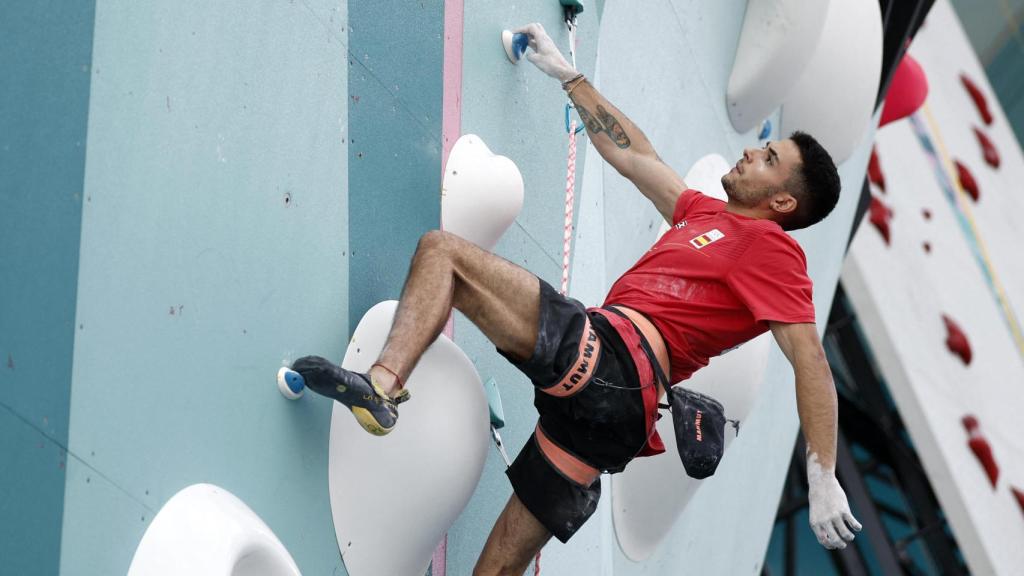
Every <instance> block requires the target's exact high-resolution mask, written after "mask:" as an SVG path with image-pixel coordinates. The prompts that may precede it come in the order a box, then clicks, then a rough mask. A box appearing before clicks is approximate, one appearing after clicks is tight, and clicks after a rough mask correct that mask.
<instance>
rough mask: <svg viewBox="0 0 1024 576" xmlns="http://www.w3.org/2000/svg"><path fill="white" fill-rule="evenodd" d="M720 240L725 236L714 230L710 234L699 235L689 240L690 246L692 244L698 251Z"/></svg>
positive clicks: (716, 229)
mask: <svg viewBox="0 0 1024 576" xmlns="http://www.w3.org/2000/svg"><path fill="white" fill-rule="evenodd" d="M722 238H725V234H722V231H721V230H719V229H718V228H715V229H714V230H712V231H710V232H707V233H705V234H701V235H700V236H697V237H696V238H694V239H693V240H690V244H693V247H694V248H696V249H698V250H700V249H701V248H703V247H705V246H707V245H708V244H711V243H712V242H714V241H715V240H721V239H722Z"/></svg>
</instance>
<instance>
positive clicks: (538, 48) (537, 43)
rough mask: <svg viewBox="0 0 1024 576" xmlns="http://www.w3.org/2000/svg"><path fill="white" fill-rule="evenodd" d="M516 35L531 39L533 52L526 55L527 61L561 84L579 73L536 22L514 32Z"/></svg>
mask: <svg viewBox="0 0 1024 576" xmlns="http://www.w3.org/2000/svg"><path fill="white" fill-rule="evenodd" d="M514 32H515V33H516V34H526V36H527V37H528V38H529V39H530V43H529V46H530V49H531V50H532V51H531V52H528V53H527V54H526V59H527V60H529V61H530V62H533V64H534V65H535V66H536V67H537V68H540V71H541V72H543V73H545V74H547V75H548V76H551V77H552V78H555V79H556V80H558V81H559V82H565V81H567V80H571V79H572V77H573V76H576V74H577V72H576V70H575V69H574V68H573V67H572V65H571V64H569V63H568V62H566V60H565V57H564V56H562V53H561V52H559V50H558V47H557V46H555V43H554V42H553V41H552V40H551V37H550V36H548V33H547V32H545V31H544V27H543V26H541V25H540V24H537V23H536V22H535V23H533V24H527V25H526V26H523V27H522V28H519V29H518V30H515V31H514Z"/></svg>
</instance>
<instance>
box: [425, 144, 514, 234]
mask: <svg viewBox="0 0 1024 576" xmlns="http://www.w3.org/2000/svg"><path fill="white" fill-rule="evenodd" d="M522 209H523V177H522V175H521V174H520V173H519V168H517V167H516V164H515V162H513V161H511V160H509V159H508V158H506V157H504V156H498V155H496V154H494V152H491V149H490V148H488V147H487V145H486V144H484V141H483V140H481V139H480V137H479V136H476V135H474V134H466V135H464V136H461V137H460V138H459V139H458V140H456V141H455V146H453V147H452V150H451V152H450V153H449V155H448V163H447V165H445V169H444V180H443V181H442V182H441V225H442V227H443V228H444V229H445V230H446V231H448V232H452V233H454V234H457V235H459V236H461V237H462V238H465V239H466V240H469V241H470V242H472V243H474V244H476V245H477V246H479V247H481V248H483V249H484V250H491V249H492V248H494V245H495V244H497V243H498V239H499V238H501V235H502V234H504V233H505V230H507V229H508V227H509V226H511V225H512V222H514V221H515V219H516V217H517V216H519V211H520V210H522Z"/></svg>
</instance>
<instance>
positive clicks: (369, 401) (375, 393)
mask: <svg viewBox="0 0 1024 576" xmlns="http://www.w3.org/2000/svg"><path fill="white" fill-rule="evenodd" d="M292 370H294V371H296V372H298V373H299V374H300V375H302V379H303V380H305V383H306V386H308V387H309V389H310V390H312V391H314V392H316V393H317V394H320V395H322V396H327V397H328V398H333V399H335V400H337V401H338V402H341V403H342V404H344V405H345V406H347V407H348V409H349V410H351V411H352V415H353V416H355V417H356V421H358V422H359V425H360V426H362V427H363V429H364V430H366V431H367V432H369V433H370V434H374V435H376V436H383V435H385V434H387V433H388V432H391V430H392V429H393V428H394V427H395V424H396V423H397V422H398V408H397V406H398V404H401V403H402V402H405V401H406V400H408V399H409V391H408V390H402V392H401V393H400V394H399V395H398V396H396V397H395V398H390V397H388V395H387V394H386V393H385V392H384V390H383V389H382V388H381V387H380V386H378V385H377V384H375V383H373V382H371V381H370V377H369V376H368V375H366V374H360V373H358V372H352V371H349V370H345V369H344V368H342V367H341V366H337V365H335V364H332V363H331V362H329V361H328V360H326V359H324V358H321V357H319V356H303V357H302V358H299V359H298V360H296V361H295V363H294V364H292Z"/></svg>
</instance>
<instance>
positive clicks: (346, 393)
mask: <svg viewBox="0 0 1024 576" xmlns="http://www.w3.org/2000/svg"><path fill="white" fill-rule="evenodd" d="M518 32H522V33H525V34H527V35H528V37H529V46H530V48H531V49H532V52H531V53H529V54H528V55H527V58H528V59H529V60H530V61H531V62H533V63H534V64H535V65H536V66H537V67H538V68H539V69H540V70H541V71H543V72H544V73H546V74H547V75H549V76H551V77H553V78H556V79H558V80H560V81H561V82H562V87H563V89H565V90H566V91H567V92H568V95H569V97H570V98H571V99H572V101H573V103H574V104H575V106H576V109H577V110H578V111H579V114H580V117H581V118H582V119H583V122H584V123H585V124H586V127H587V132H588V133H589V135H590V138H591V139H592V141H593V143H594V146H595V147H597V150H598V152H600V154H601V156H602V157H603V158H604V159H605V160H606V161H607V162H608V163H609V164H611V165H612V166H614V167H615V169H616V170H618V171H619V173H621V174H622V175H623V176H625V177H626V178H628V179H629V180H630V181H632V183H633V184H635V185H636V187H637V188H638V189H639V190H640V192H641V193H642V194H644V196H646V197H647V198H648V199H650V200H651V202H653V203H654V206H655V207H656V208H657V209H658V211H659V212H661V214H662V216H664V217H665V219H666V220H667V221H668V222H669V223H670V224H672V225H673V226H672V228H671V229H670V230H669V231H668V232H667V233H666V234H665V235H664V236H663V237H662V238H661V239H660V240H658V242H657V243H655V244H654V246H653V247H652V248H651V249H650V250H649V251H648V252H647V253H646V254H644V255H643V256H642V257H641V258H640V260H639V261H638V262H637V263H636V264H635V265H634V266H633V267H632V268H631V269H630V270H629V271H627V272H626V273H625V274H624V275H623V276H622V277H621V278H619V279H618V280H617V281H616V282H615V283H614V284H613V285H612V288H611V291H610V292H609V293H608V296H607V298H606V300H605V302H604V304H603V306H602V307H601V308H589V309H587V308H585V307H584V306H583V305H582V304H580V303H579V302H578V301H576V300H573V299H571V298H567V297H564V296H561V295H559V294H558V293H557V292H556V291H555V290H554V289H553V288H552V287H551V286H549V285H548V284H547V283H545V282H544V281H543V280H540V279H539V278H537V277H536V276H534V275H533V274H531V273H530V272H528V271H527V270H525V269H523V268H520V267H519V266H516V265H514V264H512V263H510V262H508V261H506V260H504V259H502V258H500V257H498V256H495V255H494V254H491V253H488V252H486V251H484V250H481V249H480V248H478V247H477V246H476V245H474V244H472V243H470V242H468V241H466V240H463V239H461V238H459V237H457V236H454V235H452V234H449V233H445V232H439V231H431V232H428V233H426V234H425V235H423V237H422V238H421V239H420V242H419V245H418V246H417V248H416V253H415V254H414V256H413V259H412V264H411V266H410V269H409V275H408V278H407V279H406V282H405V287H404V288H403V290H402V295H401V299H400V303H399V305H398V310H397V312H396V314H395V319H394V324H393V326H392V328H391V332H390V333H389V334H388V338H387V343H386V345H385V346H384V349H383V351H382V352H381V354H380V356H379V357H378V359H377V362H376V363H375V364H374V365H373V367H372V368H370V370H369V372H368V373H367V374H359V373H354V372H349V371H347V370H345V369H343V368H341V367H339V366H336V365H334V364H331V363H330V362H328V361H327V360H325V359H323V358H319V357H314V356H307V357H304V358H300V359H299V360H297V361H296V362H295V363H294V365H293V366H292V368H293V369H294V370H296V371H297V372H299V373H300V374H301V375H302V376H303V377H304V379H305V381H306V384H307V385H308V386H309V387H310V388H311V389H313V390H314V391H315V392H318V393H320V394H323V395H325V396H329V397H331V398H334V399H335V400H337V401H339V402H341V403H342V404H345V405H346V406H348V407H349V408H350V409H351V410H352V412H353V414H354V415H355V417H356V418H357V419H358V421H359V423H360V424H361V425H362V426H363V427H364V428H365V429H367V430H368V431H370V432H372V433H374V434H386V433H387V432H389V431H390V430H391V429H392V428H393V427H394V426H395V425H396V423H397V420H398V411H397V408H396V406H397V405H398V404H399V403H401V402H403V401H405V400H407V399H409V394H408V392H406V391H405V390H404V389H403V385H402V383H403V382H404V381H405V379H406V378H407V377H408V375H409V374H410V373H411V372H412V370H413V368H414V367H415V366H416V363H417V362H418V360H419V358H420V356H421V355H422V354H423V352H424V351H425V350H426V348H427V347H428V346H429V345H430V343H431V342H433V341H434V339H435V338H436V337H437V336H438V334H440V332H441V330H442V328H443V326H444V324H445V321H446V319H447V318H448V315H449V313H450V311H451V309H452V308H453V307H454V308H456V309H458V310H459V311H461V312H462V313H463V314H464V315H465V316H466V317H467V318H469V319H470V320H471V321H472V322H473V323H474V324H476V326H478V327H479V328H480V330H481V331H482V332H483V333H484V335H486V336H487V338H488V339H490V341H491V342H493V343H494V345H495V346H496V347H497V350H498V352H499V353H501V354H502V355H503V356H505V357H506V358H507V359H508V360H509V361H510V362H512V364H514V365H515V366H516V367H517V368H519V369H520V370H521V371H522V372H523V373H524V374H525V375H526V376H528V377H529V378H530V380H531V381H532V382H533V385H534V387H535V401H534V404H535V406H536V408H537V411H538V412H539V414H540V418H539V421H538V424H537V427H536V429H535V431H534V435H533V436H532V437H531V439H530V440H529V441H528V442H527V443H526V446H524V447H523V449H522V451H521V452H520V453H519V456H518V457H517V458H516V460H515V462H514V463H513V464H512V466H511V468H509V470H508V477H509V479H510V480H511V483H512V488H513V491H514V493H513V495H512V496H511V497H510V499H509V501H508V504H507V505H506V506H505V509H504V510H503V511H502V513H501V515H500V516H499V517H498V520H497V521H496V523H495V525H494V528H493V529H492V531H491V533H490V536H489V537H488V539H487V543H486V544H485V546H484V549H483V551H482V553H481V555H480V558H479V560H478V562H477V565H476V569H475V571H474V573H475V574H516V575H518V574H522V573H523V571H524V570H525V569H526V567H527V565H528V564H529V562H530V559H532V558H533V557H534V555H535V554H536V553H537V552H538V551H539V550H540V549H541V547H542V546H543V545H544V544H545V542H547V541H548V539H549V538H550V537H551V536H552V535H554V536H555V537H556V538H558V539H559V540H561V541H562V542H566V541H567V540H568V539H569V538H570V537H571V536H572V535H573V534H574V533H575V532H576V530H577V529H579V527H580V526H581V525H582V524H583V523H584V522H585V521H586V520H587V519H588V518H589V517H590V515H591V514H593V512H594V510H595V509H596V506H597V500H598V498H599V496H600V486H601V484H600V482H599V481H598V476H599V474H600V473H601V472H602V471H604V472H617V471H621V470H622V469H623V468H624V466H625V465H626V464H627V463H628V462H629V461H630V460H631V459H633V458H634V457H635V456H638V455H651V454H657V453H659V452H661V451H663V450H664V446H663V444H662V442H661V439H660V438H659V437H658V435H657V432H656V430H655V428H654V422H655V420H656V419H657V402H658V398H660V396H661V395H662V394H664V387H665V386H669V385H671V384H672V383H677V382H680V381H683V380H686V379H687V378H688V377H689V376H690V375H691V374H692V373H693V372H694V371H695V370H697V369H699V368H701V367H703V366H705V365H707V363H708V359H709V358H711V357H713V356H717V355H719V354H721V353H722V352H723V351H726V350H728V349H730V348H732V347H734V346H737V345H739V344H741V343H743V342H746V341H747V340H750V339H751V338H753V337H755V336H757V335H758V334H761V333H764V332H765V331H767V330H769V329H770V330H771V331H772V334H773V335H774V337H775V340H776V342H777V343H778V345H779V347H780V348H781V349H782V351H783V353H784V354H785V355H786V358H788V359H789V361H790V363H791V364H792V365H793V370H794V372H795V375H796V397H797V411H798V413H799V416H800V421H801V424H802V428H803V433H804V436H805V438H806V440H807V476H808V483H809V494H808V499H809V504H810V523H811V528H812V530H813V531H814V533H815V535H816V536H817V537H818V540H819V542H821V544H822V545H824V546H825V547H826V548H829V549H833V548H844V547H845V546H846V542H849V541H851V540H853V538H854V534H853V531H857V530H860V525H859V524H858V523H857V521H856V519H854V517H853V516H852V515H851V514H850V508H849V505H848V503H847V500H846V494H845V493H844V492H843V489H842V488H841V487H840V485H839V482H838V481H837V480H836V477H835V473H834V470H835V461H836V427H837V424H836V420H837V414H836V410H837V408H836V405H837V402H836V393H835V387H834V385H833V383H832V376H831V372H830V370H829V366H828V363H827V362H826V360H825V354H824V351H823V350H822V347H821V343H820V342H819V340H818V333H817V330H816V328H815V323H814V322H815V318H814V305H813V302H812V300H811V281H810V279H809V278H808V277H807V272H806V261H805V258H804V254H803V251H802V250H801V249H800V246H799V245H798V244H797V243H796V241H794V240H793V239H792V238H790V237H789V235H787V234H786V232H785V230H795V229H799V228H804V227H807V226H810V225H812V224H814V223H816V222H818V221H820V220H821V219H822V218H824V217H825V216H826V215H828V213H829V212H830V211H831V210H832V208H833V207H834V206H835V204H836V202H837V200H838V197H839V186H840V183H839V176H838V174H837V172H836V168H835V165H834V164H833V162H832V159H831V157H830V156H829V155H828V153H827V152H826V151H825V150H824V149H823V148H822V147H821V146H820V145H819V144H818V143H817V142H816V141H815V140H814V139H813V138H812V137H810V136H808V135H807V134H803V133H799V132H798V133H794V134H793V135H792V136H791V137H790V138H788V139H786V140H780V141H776V142H769V143H768V144H767V145H766V146H765V147H764V148H760V149H748V150H746V151H744V153H743V157H742V158H741V159H740V160H739V161H738V162H736V165H735V166H734V167H733V168H732V170H730V171H729V173H728V174H726V175H725V176H723V177H722V185H723V187H724V188H725V191H726V194H727V195H728V198H729V201H728V202H722V201H720V200H716V199H713V198H710V197H707V196H704V195H703V194H701V193H700V192H697V191H695V190H691V189H688V188H687V186H686V183H685V182H684V181H683V179H682V178H681V177H680V176H679V175H678V174H676V173H675V172H674V171H673V170H672V169H671V168H670V167H669V166H667V165H666V164H665V163H663V162H662V161H661V159H660V158H659V157H658V155H657V154H656V153H655V151H654V149H653V148H652V146H651V143H650V142H649V141H648V140H647V138H646V137H645V136H644V134H643V132H641V131H640V129H639V128H637V127H636V126H635V125H634V124H633V123H632V122H631V121H630V120H629V119H628V118H626V116H625V115H623V114H622V112H620V111H619V110H618V109H617V108H615V106H613V105H612V104H611V103H610V102H608V101H607V100H606V99H605V98H604V97H603V96H602V95H601V94H600V93H598V91H597V90H596V89H595V88H594V87H593V86H592V85H591V84H590V83H589V82H588V81H587V79H586V78H585V77H584V76H583V75H582V74H579V73H578V72H577V71H576V70H574V69H573V68H572V66H570V65H569V64H568V63H567V62H566V60H565V58H563V57H562V54H561V53H560V52H559V51H558V49H557V48H556V47H555V45H554V43H553V42H552V41H551V39H550V38H549V37H548V35H547V34H546V33H545V32H544V29H543V28H542V27H541V26H540V25H539V24H531V25H529V26H526V27H525V28H522V29H521V30H518ZM644 340H646V342H644ZM645 350H646V352H645ZM659 373H661V374H665V373H667V374H669V375H670V376H669V378H668V381H667V382H664V381H662V380H663V378H660V377H658V374H659ZM851 529H852V530H853V531H851Z"/></svg>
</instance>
